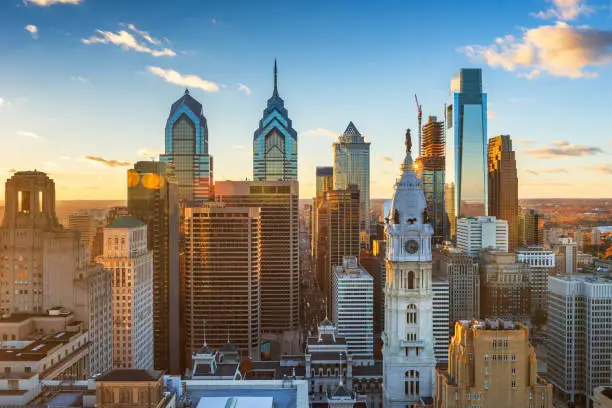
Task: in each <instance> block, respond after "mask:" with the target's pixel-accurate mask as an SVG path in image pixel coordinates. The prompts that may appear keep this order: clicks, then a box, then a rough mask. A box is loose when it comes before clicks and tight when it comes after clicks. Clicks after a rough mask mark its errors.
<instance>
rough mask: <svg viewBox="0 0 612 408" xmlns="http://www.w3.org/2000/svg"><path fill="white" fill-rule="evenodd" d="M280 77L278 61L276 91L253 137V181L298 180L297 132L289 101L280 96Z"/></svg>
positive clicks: (275, 77)
mask: <svg viewBox="0 0 612 408" xmlns="http://www.w3.org/2000/svg"><path fill="white" fill-rule="evenodd" d="M277 74H278V70H277V68H276V60H274V91H273V92H272V97H271V98H270V99H268V106H267V107H266V109H265V110H264V112H263V118H261V120H260V121H259V127H258V128H257V130H256V131H255V133H254V134H253V179H254V180H256V181H289V180H297V172H298V169H297V154H298V153H297V148H298V143H297V132H296V131H295V129H293V126H292V124H291V119H289V113H288V112H287V109H286V108H285V101H284V100H283V99H282V98H281V97H280V96H279V95H278V82H277Z"/></svg>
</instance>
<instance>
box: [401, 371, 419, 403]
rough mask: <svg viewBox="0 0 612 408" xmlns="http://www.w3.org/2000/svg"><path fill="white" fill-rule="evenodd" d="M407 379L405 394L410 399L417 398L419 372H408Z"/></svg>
mask: <svg viewBox="0 0 612 408" xmlns="http://www.w3.org/2000/svg"><path fill="white" fill-rule="evenodd" d="M405 377H406V378H405V382H404V393H405V394H406V395H408V396H410V397H417V396H418V395H419V372H418V371H417V370H408V371H406V374H405Z"/></svg>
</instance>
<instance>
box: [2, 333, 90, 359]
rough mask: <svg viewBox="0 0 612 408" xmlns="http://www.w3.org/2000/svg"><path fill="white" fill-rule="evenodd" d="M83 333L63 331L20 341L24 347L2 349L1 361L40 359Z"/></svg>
mask: <svg viewBox="0 0 612 408" xmlns="http://www.w3.org/2000/svg"><path fill="white" fill-rule="evenodd" d="M81 334H83V332H66V331H62V332H59V333H56V334H51V335H48V336H46V337H44V338H42V339H38V340H35V341H31V342H19V343H21V344H24V345H23V347H17V348H12V349H4V350H0V361H39V360H42V359H43V358H45V357H46V356H47V354H48V353H49V352H50V351H52V350H54V349H56V348H57V347H58V346H62V345H64V344H66V343H69V342H70V341H71V340H72V338H73V337H76V336H79V335H81ZM9 343H10V342H9Z"/></svg>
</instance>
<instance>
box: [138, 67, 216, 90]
mask: <svg viewBox="0 0 612 408" xmlns="http://www.w3.org/2000/svg"><path fill="white" fill-rule="evenodd" d="M148 69H149V72H151V73H152V74H154V75H157V76H158V77H160V78H163V79H164V80H165V81H166V82H169V83H171V84H175V85H180V86H184V87H187V88H198V89H201V90H203V91H205V92H218V91H219V85H218V84H217V83H215V82H211V81H207V80H205V79H202V78H200V77H199V76H197V75H183V74H181V73H180V72H177V71H175V70H173V69H163V68H160V67H148Z"/></svg>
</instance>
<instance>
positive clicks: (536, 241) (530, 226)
mask: <svg viewBox="0 0 612 408" xmlns="http://www.w3.org/2000/svg"><path fill="white" fill-rule="evenodd" d="M539 225H540V214H539V213H538V212H537V211H536V210H534V209H533V208H521V209H520V210H519V234H518V235H519V236H518V240H519V245H527V246H533V245H542V235H541V234H540V226H539Z"/></svg>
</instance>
